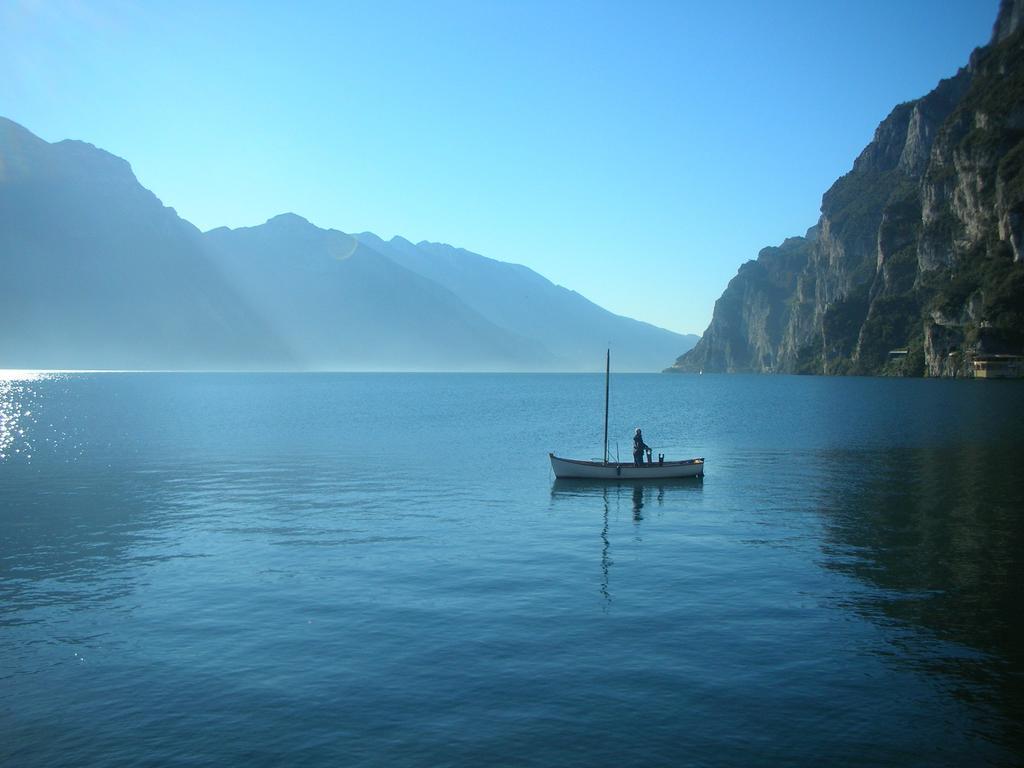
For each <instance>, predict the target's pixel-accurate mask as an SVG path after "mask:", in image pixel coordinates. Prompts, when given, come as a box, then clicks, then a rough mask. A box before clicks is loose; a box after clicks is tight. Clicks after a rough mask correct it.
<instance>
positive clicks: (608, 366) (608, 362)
mask: <svg viewBox="0 0 1024 768" xmlns="http://www.w3.org/2000/svg"><path fill="white" fill-rule="evenodd" d="M611 371H612V351H611V349H609V350H608V352H607V354H606V356H605V360H604V463H605V464H607V463H608V377H609V376H610V375H611Z"/></svg>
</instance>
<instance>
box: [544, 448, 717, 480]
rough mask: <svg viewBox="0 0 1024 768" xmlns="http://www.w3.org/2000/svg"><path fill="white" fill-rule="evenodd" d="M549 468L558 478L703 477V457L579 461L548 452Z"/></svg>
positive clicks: (643, 478) (662, 478) (632, 478)
mask: <svg viewBox="0 0 1024 768" xmlns="http://www.w3.org/2000/svg"><path fill="white" fill-rule="evenodd" d="M548 457H549V458H550V459H551V469H552V470H553V471H554V473H555V477H557V478H569V477H576V478H586V479H592V480H598V479H600V480H668V479H671V478H678V477H704V459H703V458H700V459H687V460H686V461H661V462H657V461H656V462H652V463H650V464H646V463H645V464H634V463H633V462H629V463H627V464H623V463H621V462H615V461H613V462H608V461H580V460H579V459H563V458H560V457H558V456H555V454H553V453H549V454H548Z"/></svg>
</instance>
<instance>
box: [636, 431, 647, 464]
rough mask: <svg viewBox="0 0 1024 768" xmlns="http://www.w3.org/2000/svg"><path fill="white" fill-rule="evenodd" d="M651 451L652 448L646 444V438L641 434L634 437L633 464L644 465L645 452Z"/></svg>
mask: <svg viewBox="0 0 1024 768" xmlns="http://www.w3.org/2000/svg"><path fill="white" fill-rule="evenodd" d="M649 450H651V446H649V445H647V443H645V442H644V437H643V435H641V434H640V433H639V432H637V433H636V434H635V435H633V463H634V464H643V463H644V451H649Z"/></svg>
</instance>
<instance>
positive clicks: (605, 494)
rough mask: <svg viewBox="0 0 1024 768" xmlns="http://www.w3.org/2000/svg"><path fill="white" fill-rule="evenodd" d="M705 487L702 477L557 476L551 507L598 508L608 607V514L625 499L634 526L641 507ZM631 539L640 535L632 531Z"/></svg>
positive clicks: (618, 511)
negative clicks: (614, 480)
mask: <svg viewBox="0 0 1024 768" xmlns="http://www.w3.org/2000/svg"><path fill="white" fill-rule="evenodd" d="M703 488H704V478H703V477H687V478H677V479H670V480H659V481H658V482H656V483H652V482H650V481H647V480H623V481H621V482H619V483H608V482H607V481H600V480H586V479H569V478H557V479H555V481H554V482H553V483H552V485H551V503H552V507H554V506H555V505H556V504H558V505H565V506H566V507H572V508H575V509H584V510H586V509H589V508H591V507H597V508H598V509H599V510H600V511H601V584H600V592H601V598H602V600H603V602H604V608H605V610H607V608H608V606H609V605H610V604H611V602H612V597H611V591H610V588H609V574H610V571H611V566H612V565H613V564H614V561H613V560H612V556H611V537H610V535H609V518H610V517H611V513H612V512H615V513H616V516H619V515H621V512H622V509H623V506H624V502H625V501H627V500H628V502H629V504H630V507H631V512H632V520H633V524H634V527H637V526H639V524H640V523H641V522H642V521H643V519H644V510H645V508H647V509H648V510H649V508H650V507H651V505H652V504H653V505H654V507H655V508H656V509H659V510H661V509H663V508H664V507H665V504H666V501H669V502H677V503H678V502H680V501H681V500H682V499H684V498H685V497H686V496H690V495H692V494H695V493H696V494H699V493H701V492H702V491H703ZM634 538H637V539H638V540H639V536H638V535H637V534H636V533H634Z"/></svg>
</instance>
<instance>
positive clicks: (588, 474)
mask: <svg viewBox="0 0 1024 768" xmlns="http://www.w3.org/2000/svg"><path fill="white" fill-rule="evenodd" d="M611 370H612V354H611V350H609V351H608V353H607V356H606V357H605V368H604V460H603V461H582V460H580V459H563V458H561V457H559V456H555V454H553V453H549V454H548V458H550V459H551V469H552V471H553V472H554V473H555V477H556V478H558V479H562V478H582V479H587V480H670V479H675V478H682V477H704V458H703V457H701V458H697V459H686V460H685V461H665V460H664V459H663V458H662V457H661V456H659V460H658V461H657V462H652V461H650V454H649V453H648V461H646V462H644V463H642V464H634V463H633V462H626V463H622V462H619V461H608V384H609V379H610V377H611Z"/></svg>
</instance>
